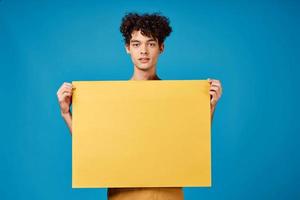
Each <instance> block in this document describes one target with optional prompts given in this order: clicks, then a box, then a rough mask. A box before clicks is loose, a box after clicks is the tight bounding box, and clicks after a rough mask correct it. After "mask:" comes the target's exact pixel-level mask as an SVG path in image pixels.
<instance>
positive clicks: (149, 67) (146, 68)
mask: <svg viewBox="0 0 300 200" xmlns="http://www.w3.org/2000/svg"><path fill="white" fill-rule="evenodd" d="M137 68H138V69H139V70H142V71H148V70H150V69H151V68H152V67H151V66H143V65H138V66H137Z"/></svg>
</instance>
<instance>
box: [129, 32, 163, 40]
mask: <svg viewBox="0 0 300 200" xmlns="http://www.w3.org/2000/svg"><path fill="white" fill-rule="evenodd" d="M130 41H131V42H134V41H157V40H155V39H154V38H153V37H148V36H145V35H143V34H142V33H141V31H133V32H132V33H131V39H130Z"/></svg>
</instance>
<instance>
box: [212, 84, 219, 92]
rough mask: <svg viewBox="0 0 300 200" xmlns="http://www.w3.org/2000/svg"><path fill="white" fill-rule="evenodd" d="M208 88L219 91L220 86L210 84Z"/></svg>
mask: <svg viewBox="0 0 300 200" xmlns="http://www.w3.org/2000/svg"><path fill="white" fill-rule="evenodd" d="M209 90H213V91H220V88H219V87H218V86H214V85H212V86H210V89H209Z"/></svg>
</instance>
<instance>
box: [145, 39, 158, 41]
mask: <svg viewBox="0 0 300 200" xmlns="http://www.w3.org/2000/svg"><path fill="white" fill-rule="evenodd" d="M147 42H156V40H154V39H149V40H147Z"/></svg>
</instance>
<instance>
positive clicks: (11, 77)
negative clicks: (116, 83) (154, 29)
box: [0, 0, 300, 200]
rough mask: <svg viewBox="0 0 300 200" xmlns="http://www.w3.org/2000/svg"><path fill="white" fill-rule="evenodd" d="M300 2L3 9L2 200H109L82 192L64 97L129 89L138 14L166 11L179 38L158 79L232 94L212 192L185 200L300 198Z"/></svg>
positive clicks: (15, 4)
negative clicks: (129, 46)
mask: <svg viewBox="0 0 300 200" xmlns="http://www.w3.org/2000/svg"><path fill="white" fill-rule="evenodd" d="M299 10H300V3H299V1H296V0H295V1H292V0H291V1H283V0H282V1H279V0H277V1H256V2H255V1H226V2H225V1H189V0H187V1H158V0H153V1H121V0H120V1H57V0H54V1H34V0H27V1H13V0H0V68H1V71H0V81H1V82H0V87H1V98H0V101H1V102H0V103H1V104H0V105H1V115H0V117H1V119H0V122H1V129H0V134H1V139H0V153H1V154H0V162H1V163H0V179H1V183H0V199H1V200H10V199H30V200H41V199H42V200H53V199H57V200H58V199H72V200H76V199H78V200H79V199H85V200H95V199H105V198H106V189H72V185H71V181H72V179H71V173H72V168H71V164H72V162H71V161H72V160H71V136H70V134H69V132H68V129H67V126H66V125H65V123H64V121H63V119H62V118H61V116H60V112H59V106H58V103H57V97H56V92H57V90H58V88H59V87H60V85H61V84H62V83H63V82H65V81H66V82H71V81H72V80H128V79H129V78H130V76H131V74H132V72H133V71H132V69H133V66H132V63H131V60H130V57H129V56H128V55H127V54H126V52H125V49H124V43H123V39H122V37H121V34H120V32H119V26H120V22H121V18H122V17H123V16H124V14H125V13H126V12H130V11H137V12H141V13H144V12H161V13H162V14H163V15H165V16H167V17H169V19H170V21H171V26H172V28H173V32H172V34H171V36H170V37H169V38H167V39H166V41H165V47H166V48H165V52H164V53H163V54H162V55H161V57H160V59H159V62H158V75H159V76H160V77H161V78H162V79H165V80H193V79H207V78H215V79H219V80H221V82H222V84H223V96H222V98H221V100H220V101H219V103H218V106H217V109H216V112H215V116H214V120H213V125H212V187H211V188H184V193H185V199H187V200H198V199H212V200H213V199H226V200H227V199H228V200H235V199H236V200H239V199H244V200H252V199H262V200H265V199H300V192H299V191H300V190H299V187H300V183H299V180H300V173H299V169H300V159H299V158H300V153H299V152H300V151H299V145H300V134H299V133H300V130H299V122H297V121H298V120H297V117H298V115H299V88H298V87H299V83H298V77H299V66H300V61H299V57H300V56H299V53H300V51H299V47H300V43H299V41H300V40H299V35H300V31H299V30H300V29H299V24H300V14H299Z"/></svg>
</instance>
